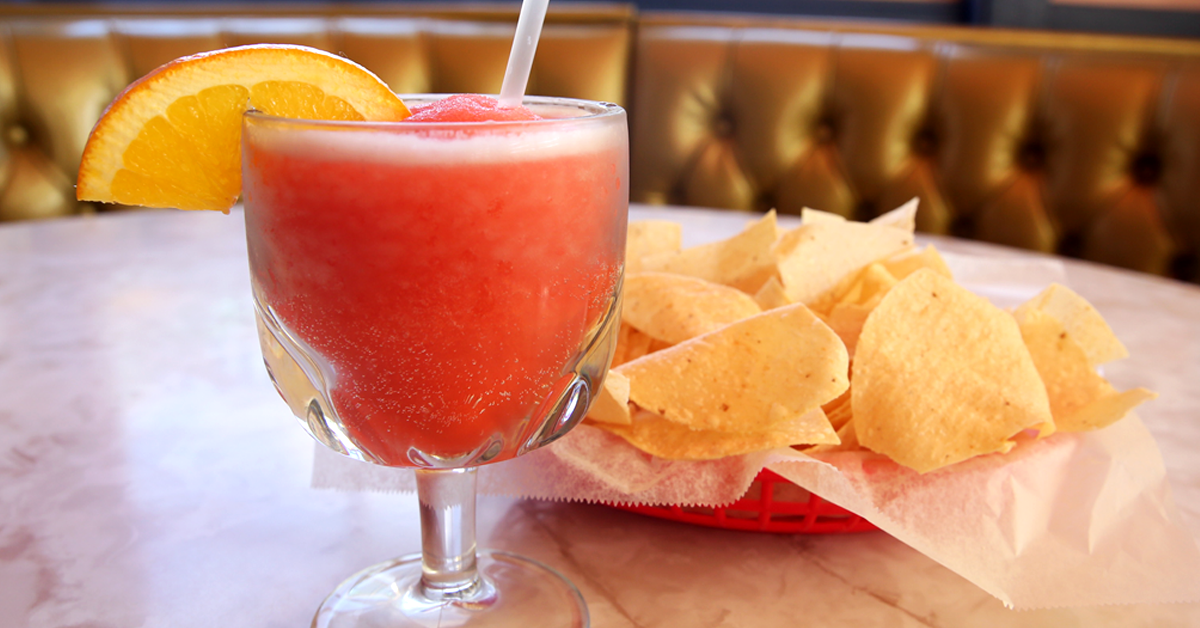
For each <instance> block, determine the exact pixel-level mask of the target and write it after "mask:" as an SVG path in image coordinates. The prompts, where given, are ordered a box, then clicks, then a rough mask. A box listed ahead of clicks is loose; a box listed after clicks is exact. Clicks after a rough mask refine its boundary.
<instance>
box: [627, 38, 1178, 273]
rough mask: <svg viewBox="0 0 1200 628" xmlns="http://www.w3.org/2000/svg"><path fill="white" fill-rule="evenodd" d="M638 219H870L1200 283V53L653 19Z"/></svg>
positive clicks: (642, 89)
mask: <svg viewBox="0 0 1200 628" xmlns="http://www.w3.org/2000/svg"><path fill="white" fill-rule="evenodd" d="M635 57H636V59H637V73H636V78H635V83H634V87H633V94H634V109H633V123H632V128H633V130H632V133H633V137H634V139H635V141H636V148H635V151H634V153H633V156H632V158H633V166H632V167H633V171H634V172H635V173H637V177H638V178H636V179H635V180H634V192H635V198H636V200H640V201H646V202H664V203H677V204H695V205H709V206H717V207H728V208H739V209H758V210H762V209H766V208H770V207H775V208H778V210H779V211H781V212H798V211H799V210H800V209H801V208H802V207H804V206H806V205H807V206H811V207H817V208H821V209H826V210H829V211H833V212H837V213H840V214H843V215H846V216H852V217H858V218H867V217H871V216H874V215H877V214H878V213H880V212H881V211H883V210H886V209H890V208H892V207H894V206H897V205H899V204H900V203H902V202H903V201H904V200H907V199H909V198H912V197H914V196H917V197H920V198H921V202H922V205H921V207H922V211H921V213H920V215H919V220H920V224H919V227H920V228H921V229H922V230H924V231H928V232H934V233H954V234H957V235H961V236H965V237H971V238H977V239H982V240H988V241H992V242H997V243H1001V244H1008V245H1013V246H1019V247H1024V248H1030V249H1035V250H1039V251H1047V252H1062V253H1066V254H1070V255H1076V256H1082V257H1085V258H1088V259H1092V260H1097V261H1102V262H1107V263H1111V264H1116V265H1119V266H1125V267H1127V268H1135V269H1138V270H1143V271H1147V272H1153V273H1171V272H1174V273H1175V274H1177V275H1181V276H1186V277H1189V278H1192V279H1195V278H1196V274H1195V273H1196V269H1195V256H1196V252H1197V250H1198V249H1200V42H1182V41H1181V42H1167V41H1162V40H1138V39H1131V38H1114V37H1099V36H1065V35H1055V34H1046V33H1022V32H1003V31H978V30H973V29H966V28H920V27H885V26H877V27H871V26H869V25H862V24H831V23H812V22H807V23H806V22H801V21H787V20H757V21H751V20H742V21H734V20H730V19H726V20H698V19H694V18H689V19H679V18H674V17H667V18H658V19H655V18H652V17H651V18H644V19H643V20H642V22H641V28H640V31H639V38H638V48H637V52H636V55H635Z"/></svg>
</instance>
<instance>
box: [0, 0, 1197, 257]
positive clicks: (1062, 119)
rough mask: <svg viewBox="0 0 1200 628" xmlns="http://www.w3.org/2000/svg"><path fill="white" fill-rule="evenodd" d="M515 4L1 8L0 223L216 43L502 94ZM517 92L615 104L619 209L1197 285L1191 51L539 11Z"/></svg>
mask: <svg viewBox="0 0 1200 628" xmlns="http://www.w3.org/2000/svg"><path fill="white" fill-rule="evenodd" d="M516 13H517V6H516V5H515V4H514V5H502V6H497V5H465V6H464V5H449V4H447V5H440V4H436V3H408V4H405V3H370V4H354V3H333V4H321V3H306V4H299V5H287V4H275V3H268V4H261V5H219V4H185V3H161V4H154V3H139V4H132V5H125V6H121V5H102V4H81V5H69V4H40V3H38V4H24V3H17V4H11V5H3V6H0V220H17V219H28V218H47V217H54V216H64V215H70V214H77V213H85V212H90V211H105V210H110V209H113V208H112V207H108V206H106V207H92V206H90V205H87V204H79V203H77V202H76V201H75V200H74V190H73V184H74V178H75V172H76V170H77V168H78V163H79V156H80V152H81V150H82V147H83V144H84V142H85V140H86V137H87V133H88V131H89V130H90V129H91V127H92V125H93V124H94V122H95V120H96V119H97V118H98V117H99V115H100V113H101V111H102V109H103V107H104V106H105V105H106V104H107V103H108V102H110V101H111V99H112V98H113V97H114V96H115V95H116V94H117V93H118V92H119V91H120V90H121V89H122V88H124V86H125V85H127V84H128V83H129V82H130V81H132V80H133V79H134V78H136V77H138V76H141V75H143V74H145V73H146V72H148V71H149V70H151V69H153V68H154V67H157V66H158V65H160V64H162V63H164V62H166V61H168V60H171V59H174V58H176V57H179V56H182V55H185V54H190V53H194V52H199V51H202V50H210V49H214V48H220V47H224V46H229V45H235V44H242V43H259V42H286V43H302V44H308V45H312V46H316V47H319V48H323V49H326V50H330V51H334V52H340V53H342V54H345V55H346V56H348V57H349V58H351V59H354V60H356V61H358V62H360V63H362V64H363V65H365V66H366V67H368V68H370V69H371V70H373V71H374V72H376V73H377V74H379V75H380V76H381V77H382V78H383V79H384V80H385V81H386V82H387V83H388V84H389V85H391V86H392V88H393V89H395V90H396V91H398V92H410V93H411V92H461V91H471V92H485V93H495V92H497V91H498V90H499V87H500V82H501V79H502V77H503V72H504V65H505V62H506V59H507V54H508V47H509V43H510V40H511V37H512V32H513V26H514V23H515V18H516ZM529 91H530V92H532V93H540V94H547V95H562V96H575V97H582V98H591V99H598V100H608V101H614V102H618V103H621V104H623V105H625V106H626V107H627V108H628V109H629V110H630V125H631V133H632V138H631V150H632V155H631V159H632V164H631V166H632V168H631V176H632V181H631V195H632V199H633V200H634V201H640V202H647V203H666V204H678V205H700V206H710V207H720V208H731V209H750V210H766V209H770V208H776V209H778V210H779V211H780V212H784V213H796V212H799V211H800V209H801V208H803V207H806V206H807V207H815V208H819V209H825V210H828V211H833V212H837V213H840V214H843V215H846V216H852V217H856V218H868V217H871V216H874V215H877V214H878V213H880V212H882V211H884V210H887V209H890V208H892V207H894V206H897V205H899V204H901V203H902V202H904V201H906V200H908V199H909V198H911V197H914V196H917V197H920V199H921V206H922V211H921V212H920V214H919V219H920V228H921V229H922V230H924V231H927V232H933V233H952V234H955V235H960V236H963V237H969V238H975V239H981V240H987V241H991V242H997V243H1002V244H1008V245H1013V246H1018V247H1024V248H1029V249H1034V250H1038V251H1046V252H1058V253H1064V254H1067V255H1072V256H1077V257H1083V258H1086V259H1090V260H1095V261H1100V262H1105V263H1110V264H1115V265H1119V266H1123V267H1126V268H1132V269H1137V270H1142V271H1146V272H1152V273H1158V274H1169V275H1174V276H1177V277H1181V278H1184V279H1189V280H1192V281H1197V280H1200V274H1198V269H1197V263H1196V260H1197V253H1198V251H1200V42H1195V41H1186V40H1164V39H1150V38H1135V37H1115V36H1099V35H1067V34H1058V33H1042V32H1026V31H1005V30H985V29H972V28H959V27H926V26H914V25H898V24H884V23H869V22H834V21H815V20H803V19H792V18H768V17H761V18H749V17H744V16H735V15H705V14H637V13H636V12H635V11H634V10H633V9H632V8H631V6H629V5H622V4H614V5H609V4H598V5H591V4H574V3H564V4H563V5H561V6H555V7H552V12H551V16H550V18H549V20H548V25H547V28H546V31H545V33H544V35H543V38H542V41H541V44H540V47H539V51H538V56H537V61H536V64H535V68H534V72H533V76H532V77H531V81H530V88H529Z"/></svg>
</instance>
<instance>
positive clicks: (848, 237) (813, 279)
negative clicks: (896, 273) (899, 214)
mask: <svg viewBox="0 0 1200 628" xmlns="http://www.w3.org/2000/svg"><path fill="white" fill-rule="evenodd" d="M912 246H913V235H912V233H911V232H908V231H905V230H903V229H897V228H895V227H889V226H884V225H874V224H870V223H862V222H850V221H846V222H834V221H823V222H818V223H815V224H811V225H801V226H799V227H797V228H795V229H793V230H791V231H788V232H785V233H784V234H783V236H782V237H781V238H780V239H779V241H778V242H777V243H776V244H775V249H774V251H775V257H776V259H777V260H778V262H777V263H778V267H779V278H780V281H781V282H782V283H783V287H784V292H785V293H786V294H787V297H788V299H790V300H791V301H793V302H795V303H805V304H815V303H816V302H817V301H818V299H820V298H821V297H822V296H824V295H826V293H828V292H829V291H831V290H833V289H834V288H835V287H837V286H838V284H839V283H840V282H842V281H843V280H844V279H845V278H846V277H847V276H848V275H850V274H852V273H856V272H858V271H860V270H861V269H863V268H865V267H866V266H867V265H869V264H870V263H871V262H875V261H878V260H881V259H884V258H887V257H891V256H893V255H895V254H897V253H900V252H902V251H906V250H908V249H910V248H912Z"/></svg>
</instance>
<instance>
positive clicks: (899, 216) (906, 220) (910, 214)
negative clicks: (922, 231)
mask: <svg viewBox="0 0 1200 628" xmlns="http://www.w3.org/2000/svg"><path fill="white" fill-rule="evenodd" d="M920 202H921V199H919V198H915V197H914V198H912V199H909V201H908V202H907V203H905V204H903V205H901V206H899V207H897V208H896V209H893V210H892V211H890V212H888V213H886V214H880V215H879V216H876V217H874V218H872V219H871V224H873V225H882V226H885V227H895V228H897V229H901V230H904V231H907V232H909V233H914V232H916V230H917V206H918V205H919V204H920Z"/></svg>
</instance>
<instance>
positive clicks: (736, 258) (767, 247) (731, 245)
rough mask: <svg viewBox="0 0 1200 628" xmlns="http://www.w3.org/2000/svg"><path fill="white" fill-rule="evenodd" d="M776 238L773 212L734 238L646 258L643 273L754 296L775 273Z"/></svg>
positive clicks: (776, 232) (643, 261) (776, 231)
mask: <svg viewBox="0 0 1200 628" xmlns="http://www.w3.org/2000/svg"><path fill="white" fill-rule="evenodd" d="M777 237H778V230H777V226H776V222H775V211H774V210H772V211H770V212H768V213H767V214H766V215H765V216H763V217H762V218H761V219H759V220H757V221H755V222H754V223H752V224H751V225H750V226H748V227H747V228H746V229H745V230H743V231H742V232H741V233H739V234H737V235H735V236H733V237H732V238H728V239H725V240H720V241H717V242H711V243H709V244H702V245H700V246H695V247H691V248H688V249H684V250H682V251H679V252H676V253H671V252H668V253H659V254H656V255H650V256H647V257H645V258H643V259H642V268H641V269H642V270H643V271H659V272H665V273H676V274H680V275H688V276H691V277H699V278H701V279H704V280H706V281H711V282H713V283H719V284H722V285H726V286H732V287H734V288H737V289H738V290H741V291H743V292H745V293H747V294H754V293H755V292H757V291H758V289H759V288H760V287H762V285H763V283H765V282H766V281H767V279H768V278H770V277H771V275H773V274H774V273H775V257H774V255H773V254H772V252H771V249H772V245H774V243H775V240H776V238H777Z"/></svg>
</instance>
